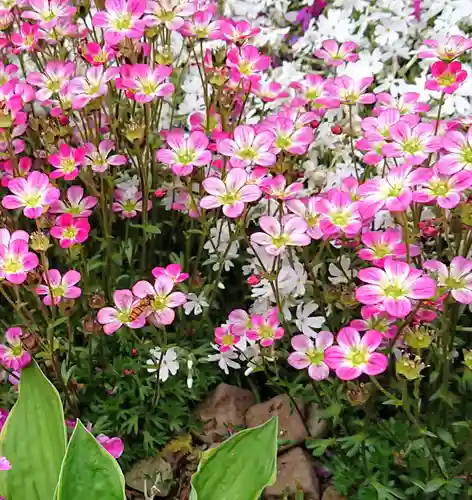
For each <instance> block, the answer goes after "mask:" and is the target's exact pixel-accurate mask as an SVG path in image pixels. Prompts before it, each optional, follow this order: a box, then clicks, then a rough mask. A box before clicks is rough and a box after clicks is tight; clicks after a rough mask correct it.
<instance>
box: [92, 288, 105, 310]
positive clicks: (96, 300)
mask: <svg viewBox="0 0 472 500" xmlns="http://www.w3.org/2000/svg"><path fill="white" fill-rule="evenodd" d="M88 304H89V306H90V307H91V308H92V309H102V307H105V296H104V294H103V293H101V292H98V293H94V294H93V295H92V296H91V297H90V298H89V300H88Z"/></svg>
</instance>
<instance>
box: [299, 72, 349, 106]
mask: <svg viewBox="0 0 472 500" xmlns="http://www.w3.org/2000/svg"><path fill="white" fill-rule="evenodd" d="M329 83H330V82H329V80H325V79H324V78H323V77H322V76H321V75H315V74H309V75H306V76H305V78H304V79H303V80H300V81H299V82H292V83H291V84H290V85H289V86H290V87H291V88H293V89H295V90H297V91H299V92H300V93H301V94H302V96H303V98H304V99H305V100H306V101H308V103H309V104H311V106H312V109H313V110H314V111H315V112H316V113H317V114H318V115H319V116H323V114H324V113H325V112H326V110H327V109H330V108H338V107H339V104H340V101H339V99H338V98H337V94H336V95H335V96H333V95H332V93H331V91H330V90H329Z"/></svg>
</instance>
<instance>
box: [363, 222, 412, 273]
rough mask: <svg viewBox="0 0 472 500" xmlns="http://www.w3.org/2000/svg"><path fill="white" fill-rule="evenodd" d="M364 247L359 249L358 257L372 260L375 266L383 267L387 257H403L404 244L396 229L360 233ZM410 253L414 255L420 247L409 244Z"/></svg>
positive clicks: (399, 232)
mask: <svg viewBox="0 0 472 500" xmlns="http://www.w3.org/2000/svg"><path fill="white" fill-rule="evenodd" d="M361 241H362V244H363V245H364V248H361V249H360V250H359V252H358V253H359V257H360V258H361V259H363V260H367V261H370V262H372V264H374V265H375V266H378V267H383V265H384V262H385V259H386V258H388V257H391V258H396V259H404V258H405V256H406V246H405V244H404V243H403V235H402V232H401V231H400V230H398V229H392V228H389V229H386V230H385V231H365V232H364V233H362V235H361ZM409 249H410V255H411V256H412V257H415V256H416V255H419V254H420V247H419V246H417V245H409Z"/></svg>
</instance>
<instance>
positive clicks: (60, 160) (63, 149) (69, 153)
mask: <svg viewBox="0 0 472 500" xmlns="http://www.w3.org/2000/svg"><path fill="white" fill-rule="evenodd" d="M48 160H49V163H50V164H51V165H52V166H53V167H54V168H55V170H54V171H52V172H51V173H50V174H49V177H50V178H51V179H59V178H61V177H63V178H64V180H65V181H72V180H74V179H75V178H76V177H77V176H78V175H79V167H80V166H82V165H83V164H84V162H85V148H83V147H80V148H77V149H76V148H71V147H70V146H69V145H68V144H61V145H60V146H59V151H58V152H57V153H54V154H52V155H50V156H49V158H48Z"/></svg>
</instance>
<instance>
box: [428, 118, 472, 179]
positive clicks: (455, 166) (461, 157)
mask: <svg viewBox="0 0 472 500" xmlns="http://www.w3.org/2000/svg"><path fill="white" fill-rule="evenodd" d="M441 146H442V147H443V148H444V149H445V150H446V151H447V154H446V155H444V156H443V157H441V158H440V159H439V161H438V162H437V163H436V167H437V168H438V170H439V172H441V173H442V174H449V175H450V174H455V173H456V172H459V171H460V170H462V169H464V170H468V171H472V127H470V128H469V130H468V131H467V134H463V133H462V132H459V131H457V130H453V131H451V132H448V133H447V134H446V135H445V136H444V137H443V139H442V144H441Z"/></svg>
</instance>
